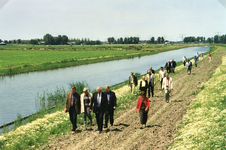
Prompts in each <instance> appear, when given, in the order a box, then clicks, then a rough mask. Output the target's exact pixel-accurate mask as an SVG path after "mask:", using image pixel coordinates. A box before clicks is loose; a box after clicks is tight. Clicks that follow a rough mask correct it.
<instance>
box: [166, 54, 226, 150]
mask: <svg viewBox="0 0 226 150" xmlns="http://www.w3.org/2000/svg"><path fill="white" fill-rule="evenodd" d="M225 74H226V56H224V57H223V58H222V65H220V66H219V67H218V68H217V69H216V71H215V72H214V74H213V75H212V76H211V78H210V79H209V81H207V82H206V83H204V84H203V85H202V87H203V90H202V91H201V92H200V93H199V94H198V95H197V96H196V99H195V100H193V101H192V103H191V104H190V106H189V107H188V113H187V115H186V116H185V117H184V120H183V122H182V123H181V124H180V126H179V132H178V136H177V137H176V138H175V141H174V143H173V144H172V145H171V146H170V147H169V149H226V140H225V136H226V120H225V118H226V96H225V95H226V92H225V91H226V84H225V83H226V75H225ZM204 87H205V88H204Z"/></svg>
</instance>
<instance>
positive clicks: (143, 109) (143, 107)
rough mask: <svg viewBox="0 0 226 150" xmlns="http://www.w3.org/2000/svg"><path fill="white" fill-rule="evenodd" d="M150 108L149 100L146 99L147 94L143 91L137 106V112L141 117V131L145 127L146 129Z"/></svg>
mask: <svg viewBox="0 0 226 150" xmlns="http://www.w3.org/2000/svg"><path fill="white" fill-rule="evenodd" d="M149 107H150V106H149V99H148V97H146V95H145V92H144V91H141V97H139V98H138V100H137V106H136V112H139V116H140V124H141V127H140V129H143V125H144V127H146V122H147V116H148V111H149Z"/></svg>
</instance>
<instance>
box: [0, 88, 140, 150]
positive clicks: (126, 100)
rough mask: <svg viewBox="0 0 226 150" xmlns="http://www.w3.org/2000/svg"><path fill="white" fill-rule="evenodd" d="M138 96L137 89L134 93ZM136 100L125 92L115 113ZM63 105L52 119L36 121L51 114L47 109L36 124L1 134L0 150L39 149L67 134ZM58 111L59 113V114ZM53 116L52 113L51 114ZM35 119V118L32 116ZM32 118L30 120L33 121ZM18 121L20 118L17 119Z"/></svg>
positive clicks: (68, 122) (79, 123)
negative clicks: (50, 140) (53, 138)
mask: <svg viewBox="0 0 226 150" xmlns="http://www.w3.org/2000/svg"><path fill="white" fill-rule="evenodd" d="M135 92H136V93H137V94H138V89H136V91H135ZM136 99H137V95H132V94H131V92H130V91H129V92H126V93H124V95H123V96H122V97H119V98H118V100H117V109H116V115H117V111H119V110H123V109H125V108H127V107H129V106H130V103H131V101H134V100H136ZM63 108H64V103H61V104H60V105H59V106H58V107H57V108H55V110H52V112H51V113H53V112H54V111H55V112H57V113H58V114H57V115H55V116H52V117H49V118H48V119H46V120H45V121H38V120H37V119H38V118H43V117H45V116H44V114H51V113H50V112H48V111H50V110H49V109H45V110H42V112H38V113H37V116H39V117H38V118H37V119H36V121H37V122H38V123H37V124H35V125H33V126H34V127H32V126H30V124H29V122H27V123H26V125H24V126H21V127H20V128H17V129H15V131H12V133H9V134H7V133H5V134H3V136H4V137H1V136H0V148H1V149H3V150H16V149H37V148H40V147H41V146H42V145H43V144H46V143H48V140H49V137H50V136H52V137H58V136H60V135H62V133H66V132H69V131H70V129H71V123H70V121H69V116H68V114H66V113H63V112H62V110H63ZM58 110H60V111H61V112H59V111H58ZM53 114H54V113H53ZM92 116H93V121H95V118H94V114H93V113H92ZM33 117H34V118H35V116H33ZM34 118H30V119H31V120H33V119H34ZM19 119H20V118H19ZM77 124H78V126H80V125H82V124H83V121H82V115H78V118H77Z"/></svg>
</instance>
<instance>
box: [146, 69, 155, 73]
mask: <svg viewBox="0 0 226 150" xmlns="http://www.w3.org/2000/svg"><path fill="white" fill-rule="evenodd" d="M148 71H150V72H151V74H152V73H154V74H155V70H153V69H152V67H150V68H149V69H148ZM148 71H147V73H148Z"/></svg>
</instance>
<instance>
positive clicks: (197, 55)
mask: <svg viewBox="0 0 226 150" xmlns="http://www.w3.org/2000/svg"><path fill="white" fill-rule="evenodd" d="M199 56H200V55H199V53H198V52H197V54H196V57H197V61H198V60H199Z"/></svg>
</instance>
